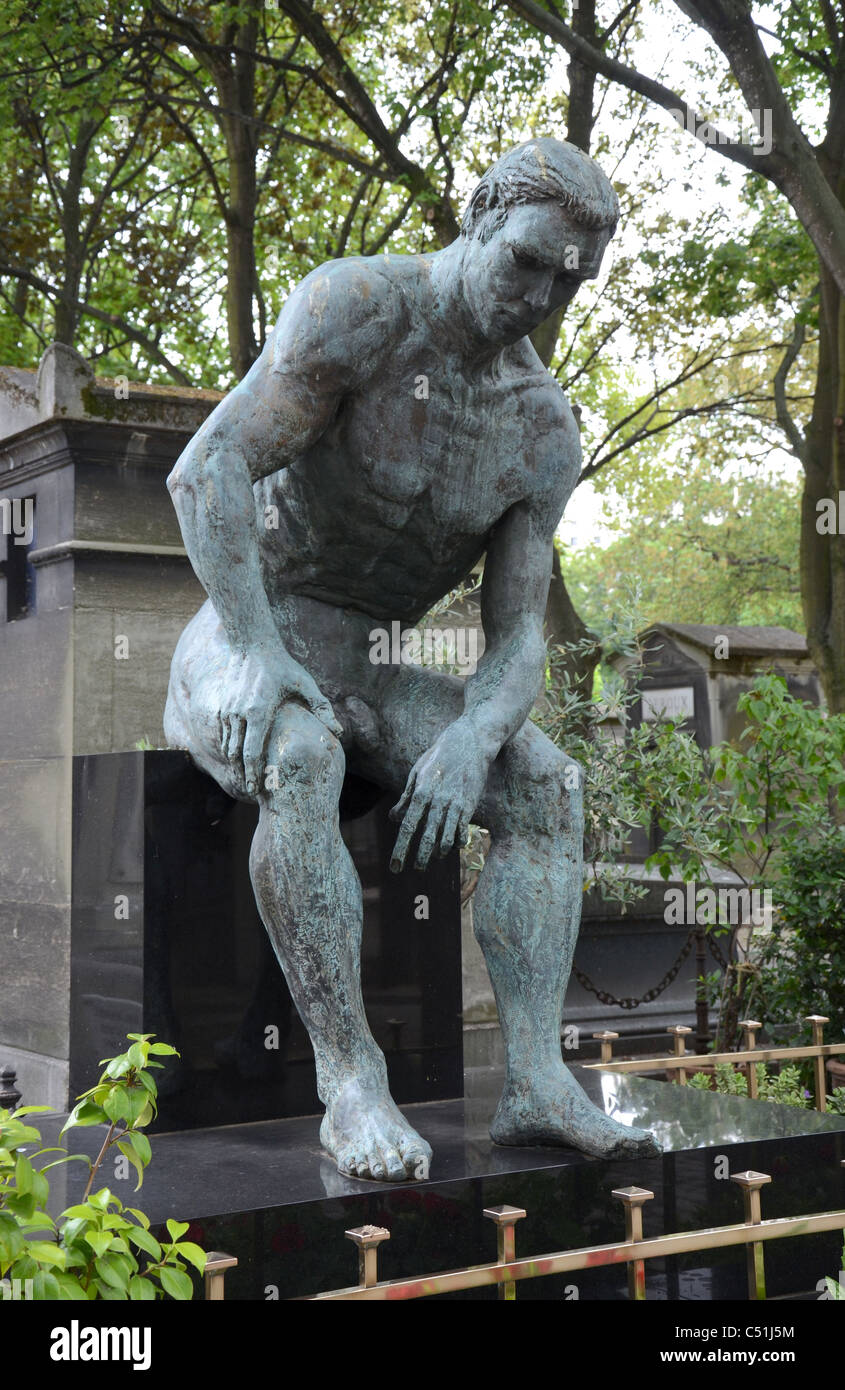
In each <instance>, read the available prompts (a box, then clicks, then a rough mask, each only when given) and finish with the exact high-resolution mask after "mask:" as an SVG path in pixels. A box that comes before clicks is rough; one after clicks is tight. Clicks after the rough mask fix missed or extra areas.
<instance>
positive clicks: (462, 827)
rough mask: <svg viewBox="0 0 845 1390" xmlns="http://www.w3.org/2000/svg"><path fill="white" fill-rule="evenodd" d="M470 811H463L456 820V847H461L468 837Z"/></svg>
mask: <svg viewBox="0 0 845 1390" xmlns="http://www.w3.org/2000/svg"><path fill="white" fill-rule="evenodd" d="M471 814H472V813H471V812H470V811H464V812H463V813H462V815H461V818H460V820H459V821H458V841H457V843H458V849H463V847H464V845H465V844H466V842H467V840H468V839H469V827H470V815H471Z"/></svg>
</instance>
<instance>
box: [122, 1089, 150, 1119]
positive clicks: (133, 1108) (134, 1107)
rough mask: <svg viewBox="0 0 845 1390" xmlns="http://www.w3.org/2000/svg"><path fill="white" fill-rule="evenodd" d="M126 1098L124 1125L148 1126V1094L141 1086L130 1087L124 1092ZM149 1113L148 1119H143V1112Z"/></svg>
mask: <svg viewBox="0 0 845 1390" xmlns="http://www.w3.org/2000/svg"><path fill="white" fill-rule="evenodd" d="M124 1094H125V1096H126V1104H127V1110H126V1116H125V1119H126V1123H127V1125H128V1126H130V1127H131V1126H133V1125H138V1124H149V1121H150V1120H151V1119H152V1111H151V1110H150V1108H149V1107H150V1097H149V1092H148V1091H146V1090H145V1089H144V1087H143V1086H132V1087H130V1088H129V1089H127V1090H126V1091H125V1092H124ZM145 1111H149V1116H148V1118H145V1117H144V1112H145Z"/></svg>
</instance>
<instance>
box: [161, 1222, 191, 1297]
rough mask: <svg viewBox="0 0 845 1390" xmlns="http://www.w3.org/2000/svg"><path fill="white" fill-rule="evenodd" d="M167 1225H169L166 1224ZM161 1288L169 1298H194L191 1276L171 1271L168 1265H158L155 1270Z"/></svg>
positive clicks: (183, 1272) (179, 1270)
mask: <svg viewBox="0 0 845 1390" xmlns="http://www.w3.org/2000/svg"><path fill="white" fill-rule="evenodd" d="M168 1224H169V1223H168ZM156 1273H157V1274H158V1277H159V1279H160V1280H161V1286H162V1288H163V1289H164V1291H165V1293H169V1294H170V1297H171V1298H178V1299H183V1300H184V1299H189V1298H193V1296H194V1286H193V1284H192V1282H191V1276H190V1275H189V1274H186V1273H185V1271H184V1270H183V1269H173V1268H171V1266H170V1265H160V1266H159V1267H158V1269H157V1270H156Z"/></svg>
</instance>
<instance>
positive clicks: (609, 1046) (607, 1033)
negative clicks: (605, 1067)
mask: <svg viewBox="0 0 845 1390" xmlns="http://www.w3.org/2000/svg"><path fill="white" fill-rule="evenodd" d="M593 1037H594V1038H597V1039H598V1041H599V1042H600V1043H601V1061H602V1062H612V1061H613V1043H614V1040H615V1039H616V1038H618V1037H619V1034H618V1033H613V1032H611V1030H610V1029H609V1028H605V1030H604V1032H603V1033H594V1034H593Z"/></svg>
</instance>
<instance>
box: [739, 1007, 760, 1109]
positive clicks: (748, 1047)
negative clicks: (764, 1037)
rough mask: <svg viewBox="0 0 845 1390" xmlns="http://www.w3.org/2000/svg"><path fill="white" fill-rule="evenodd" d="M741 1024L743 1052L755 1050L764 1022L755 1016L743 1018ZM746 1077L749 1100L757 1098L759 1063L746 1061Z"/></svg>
mask: <svg viewBox="0 0 845 1390" xmlns="http://www.w3.org/2000/svg"><path fill="white" fill-rule="evenodd" d="M739 1026H740V1028H741V1029H742V1050H743V1052H753V1051H754V1047H755V1044H756V1041H757V1031H758V1029H760V1028H762V1027H763V1025H762V1023H758V1022H757V1021H756V1019H753V1018H741V1019H740V1021H739ZM745 1078H746V1081H747V1082H748V1098H749V1100H756V1099H757V1063H756V1062H746V1064H745Z"/></svg>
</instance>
